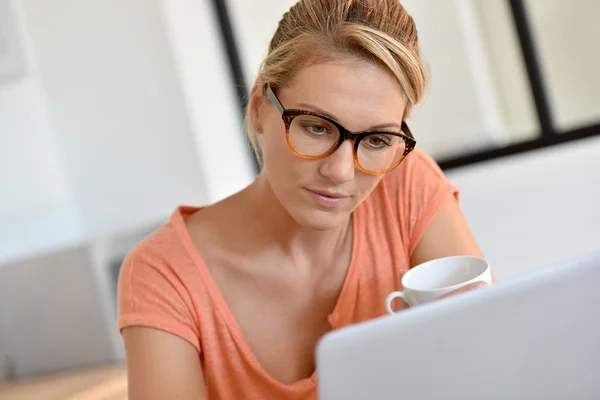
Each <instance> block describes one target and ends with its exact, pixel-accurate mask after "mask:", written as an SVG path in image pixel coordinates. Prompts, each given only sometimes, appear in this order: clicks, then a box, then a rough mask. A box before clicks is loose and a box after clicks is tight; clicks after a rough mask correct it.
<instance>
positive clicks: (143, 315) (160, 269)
mask: <svg viewBox="0 0 600 400" xmlns="http://www.w3.org/2000/svg"><path fill="white" fill-rule="evenodd" d="M176 213H177V211H176V212H175V213H174V217H176V216H177V215H176ZM201 282H202V279H201V278H200V277H199V272H198V268H197V266H196V264H195V263H194V260H193V259H192V258H191V256H190V255H189V253H188V251H187V250H186V247H185V243H184V242H182V238H181V237H180V234H179V232H178V229H177V226H176V224H175V225H174V224H173V218H172V221H171V222H170V223H168V224H166V225H164V226H163V227H161V228H160V229H158V230H157V231H155V232H154V233H152V234H151V235H149V236H148V237H147V238H146V239H144V240H143V241H141V242H140V243H138V244H137V245H136V246H135V247H134V248H133V249H132V250H131V251H130V252H129V254H128V255H127V257H126V258H125V261H124V262H123V266H122V267H121V271H120V274H119V284H118V327H119V330H121V331H122V330H123V329H124V328H126V327H130V326H146V327H151V328H156V329H160V330H164V331H167V332H170V333H173V334H175V335H177V336H179V337H182V338H184V339H186V340H187V341H188V342H190V343H192V344H193V345H194V346H195V347H196V348H197V349H199V348H200V345H199V339H198V337H199V336H198V332H199V328H198V327H199V317H198V315H197V314H196V312H195V310H196V309H197V303H198V302H199V301H202V298H201V297H199V296H201V295H202V291H201V290H200V286H198V285H201V284H202V283H201Z"/></svg>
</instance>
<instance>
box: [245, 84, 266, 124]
mask: <svg viewBox="0 0 600 400" xmlns="http://www.w3.org/2000/svg"><path fill="white" fill-rule="evenodd" d="M264 88H265V82H264V80H263V79H262V78H261V77H260V76H259V77H258V78H256V82H254V86H253V87H252V91H251V92H250V98H249V100H248V109H249V111H250V112H249V116H250V124H251V125H252V129H254V131H255V132H256V133H258V134H262V133H263V126H262V123H261V113H262V108H263V106H264V103H265V99H266V96H265V89H264Z"/></svg>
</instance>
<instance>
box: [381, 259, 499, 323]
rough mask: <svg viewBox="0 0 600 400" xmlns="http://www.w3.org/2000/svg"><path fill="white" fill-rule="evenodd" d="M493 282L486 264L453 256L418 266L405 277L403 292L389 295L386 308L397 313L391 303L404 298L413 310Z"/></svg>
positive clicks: (403, 279) (483, 261)
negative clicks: (427, 303) (419, 305)
mask: <svg viewBox="0 0 600 400" xmlns="http://www.w3.org/2000/svg"><path fill="white" fill-rule="evenodd" d="M491 283H492V271H491V269H490V266H489V264H488V263H487V261H485V260H483V259H481V258H479V257H472V256H454V257H444V258H439V259H436V260H431V261H428V262H426V263H423V264H421V265H418V266H416V267H414V268H412V269H411V270H410V271H408V272H407V273H406V274H404V276H403V277H402V288H403V289H402V290H401V291H397V292H392V293H390V294H389V295H388V297H387V299H386V301H385V306H386V308H387V310H388V312H389V313H390V314H394V312H395V311H394V309H393V307H392V303H393V302H394V300H395V299H397V298H401V299H402V300H404V302H405V303H407V304H408V305H409V306H410V307H414V306H416V305H418V304H422V303H426V302H429V301H433V300H437V299H440V298H445V297H449V296H453V295H455V294H459V293H462V292H466V291H469V290H472V289H475V288H478V287H481V286H486V285H488V284H491Z"/></svg>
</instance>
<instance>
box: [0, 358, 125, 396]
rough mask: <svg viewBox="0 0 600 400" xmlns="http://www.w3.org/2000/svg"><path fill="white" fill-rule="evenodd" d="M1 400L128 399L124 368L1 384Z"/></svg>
mask: <svg viewBox="0 0 600 400" xmlns="http://www.w3.org/2000/svg"><path fill="white" fill-rule="evenodd" d="M0 399H2V400H125V399H127V372H126V369H125V366H123V365H118V366H113V367H106V368H98V369H93V370H86V371H77V372H70V373H63V374H59V375H55V376H50V377H45V378H36V379H28V380H22V381H14V382H4V383H0Z"/></svg>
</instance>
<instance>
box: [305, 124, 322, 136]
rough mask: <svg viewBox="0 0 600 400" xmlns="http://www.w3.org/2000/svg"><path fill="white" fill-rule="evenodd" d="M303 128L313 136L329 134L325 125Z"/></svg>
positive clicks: (309, 125)
mask: <svg viewBox="0 0 600 400" xmlns="http://www.w3.org/2000/svg"><path fill="white" fill-rule="evenodd" d="M303 127H304V129H306V130H307V131H309V132H310V133H312V134H313V135H324V134H326V133H327V127H326V126H323V125H317V124H304V125H303Z"/></svg>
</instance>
